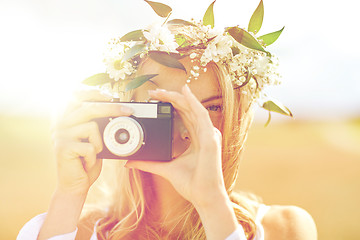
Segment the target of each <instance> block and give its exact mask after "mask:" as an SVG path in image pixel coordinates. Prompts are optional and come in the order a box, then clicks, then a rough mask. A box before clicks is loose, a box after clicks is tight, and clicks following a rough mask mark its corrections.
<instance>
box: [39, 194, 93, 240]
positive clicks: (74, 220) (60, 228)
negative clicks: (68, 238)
mask: <svg viewBox="0 0 360 240" xmlns="http://www.w3.org/2000/svg"><path fill="white" fill-rule="evenodd" d="M85 200H86V195H83V194H78V193H74V192H69V191H63V190H62V189H56V191H55V192H54V194H53V196H52V199H51V203H50V206H49V210H48V213H47V216H46V218H45V221H44V224H43V226H42V228H41V230H40V233H39V237H38V239H48V238H50V237H53V236H56V235H60V234H65V233H70V232H73V231H74V230H76V227H77V224H78V221H79V218H80V215H81V211H82V208H83V205H84V203H85Z"/></svg>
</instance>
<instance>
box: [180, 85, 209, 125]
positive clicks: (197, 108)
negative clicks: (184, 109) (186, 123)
mask: <svg viewBox="0 0 360 240" xmlns="http://www.w3.org/2000/svg"><path fill="white" fill-rule="evenodd" d="M182 93H183V94H184V96H185V99H187V100H188V101H189V102H191V103H192V104H190V108H191V109H192V111H193V113H195V115H196V116H197V117H198V118H200V119H201V120H203V121H204V123H206V124H207V125H208V127H212V122H211V119H210V116H209V112H208V111H207V110H206V109H205V108H204V106H203V105H202V104H201V102H200V101H199V100H198V99H197V98H196V96H195V95H194V94H193V93H192V92H191V90H190V88H189V86H188V85H187V84H185V85H184V86H183V88H182Z"/></svg>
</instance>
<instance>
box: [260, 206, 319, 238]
mask: <svg viewBox="0 0 360 240" xmlns="http://www.w3.org/2000/svg"><path fill="white" fill-rule="evenodd" d="M262 224H263V226H264V231H265V236H266V237H265V239H266V240H273V239H277V240H281V239H293V240H303V239H304V240H305V239H306V240H316V239H317V231H316V226H315V222H314V220H313V218H312V217H311V215H310V214H309V213H308V212H307V211H306V210H304V209H302V208H300V207H296V206H276V205H274V206H271V208H270V209H269V211H268V212H267V213H266V214H265V216H264V218H263V220H262Z"/></svg>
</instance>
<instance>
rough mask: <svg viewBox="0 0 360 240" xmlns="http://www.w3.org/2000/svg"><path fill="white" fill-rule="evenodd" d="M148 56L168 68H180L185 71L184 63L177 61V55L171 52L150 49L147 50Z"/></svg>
mask: <svg viewBox="0 0 360 240" xmlns="http://www.w3.org/2000/svg"><path fill="white" fill-rule="evenodd" d="M149 57H150V58H151V59H152V60H154V61H156V62H158V63H160V64H162V65H164V66H167V67H170V68H177V69H181V70H184V71H185V72H186V68H185V67H184V65H183V64H182V63H181V62H179V60H178V57H177V56H174V55H172V54H169V53H167V52H161V51H150V52H149Z"/></svg>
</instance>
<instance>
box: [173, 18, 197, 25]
mask: <svg viewBox="0 0 360 240" xmlns="http://www.w3.org/2000/svg"><path fill="white" fill-rule="evenodd" d="M167 24H170V25H185V26H195V24H193V23H191V22H189V21H185V20H182V19H172V20H170V21H168V22H167Z"/></svg>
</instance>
